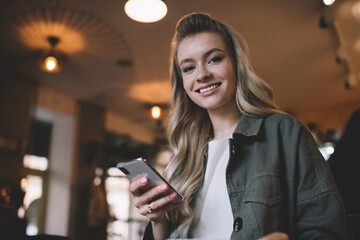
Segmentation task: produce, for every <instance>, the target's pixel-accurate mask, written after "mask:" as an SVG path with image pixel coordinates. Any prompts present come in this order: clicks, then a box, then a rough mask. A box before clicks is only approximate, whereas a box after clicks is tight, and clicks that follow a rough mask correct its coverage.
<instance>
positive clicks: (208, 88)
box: [200, 84, 219, 93]
mask: <svg viewBox="0 0 360 240" xmlns="http://www.w3.org/2000/svg"><path fill="white" fill-rule="evenodd" d="M218 86H219V84H214V85H212V86H210V87H207V88H203V89H200V93H204V92H207V91H210V90H211V89H214V88H217V87H218Z"/></svg>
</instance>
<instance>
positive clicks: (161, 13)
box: [124, 0, 167, 23]
mask: <svg viewBox="0 0 360 240" xmlns="http://www.w3.org/2000/svg"><path fill="white" fill-rule="evenodd" d="M124 9H125V13H126V15H128V16H129V18H131V19H133V20H135V21H138V22H144V23H151V22H156V21H159V20H161V19H163V18H164V17H165V16H166V14H167V6H166V4H165V3H164V2H163V1H161V0H128V1H127V2H126V4H125V6H124Z"/></svg>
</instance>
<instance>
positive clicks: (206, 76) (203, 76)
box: [197, 67, 212, 82]
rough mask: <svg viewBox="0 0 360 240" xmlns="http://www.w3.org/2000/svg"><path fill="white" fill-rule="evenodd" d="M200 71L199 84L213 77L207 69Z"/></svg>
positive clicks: (203, 68)
mask: <svg viewBox="0 0 360 240" xmlns="http://www.w3.org/2000/svg"><path fill="white" fill-rule="evenodd" d="M198 69H199V72H198V76H197V81H198V82H202V81H206V80H208V79H209V78H210V77H211V75H212V74H211V72H210V71H208V70H207V69H206V68H205V67H200V68H198Z"/></svg>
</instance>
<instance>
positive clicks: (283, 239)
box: [258, 232, 289, 240]
mask: <svg viewBox="0 0 360 240" xmlns="http://www.w3.org/2000/svg"><path fill="white" fill-rule="evenodd" d="M258 240H289V236H288V235H287V234H285V233H281V232H275V233H271V234H268V235H266V236H264V237H261V238H259V239H258Z"/></svg>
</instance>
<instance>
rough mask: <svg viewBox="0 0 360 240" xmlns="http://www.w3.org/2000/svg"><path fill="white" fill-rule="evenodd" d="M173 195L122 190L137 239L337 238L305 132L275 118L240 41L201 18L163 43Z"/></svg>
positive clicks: (340, 215)
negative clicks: (141, 222) (135, 217)
mask: <svg viewBox="0 0 360 240" xmlns="http://www.w3.org/2000/svg"><path fill="white" fill-rule="evenodd" d="M170 75H171V84H172V108H171V109H172V110H171V118H170V122H169V129H168V135H169V142H170V146H171V147H172V149H173V157H172V159H171V161H170V163H169V164H168V166H167V168H166V171H165V176H166V178H167V179H168V180H169V181H170V183H171V184H172V185H173V186H174V187H175V188H176V189H177V190H178V191H179V192H180V193H181V194H182V195H183V196H184V201H183V202H182V203H180V204H179V203H172V202H171V200H172V199H174V198H176V194H175V193H171V194H170V195H168V196H166V197H163V198H160V199H158V200H153V199H154V198H155V197H156V196H157V195H158V194H160V193H161V192H163V191H166V190H167V189H168V187H167V186H166V185H162V186H158V187H155V188H153V189H151V190H149V191H148V192H146V193H144V194H140V193H139V192H140V191H139V189H140V188H141V187H142V186H144V185H146V184H147V179H146V178H142V179H139V180H138V181H135V182H133V183H132V184H131V185H130V191H131V192H132V193H133V196H134V202H135V206H136V207H137V208H138V209H139V212H140V213H141V214H143V215H145V216H146V217H148V218H149V220H151V224H149V225H148V227H147V229H146V232H145V235H144V239H156V240H158V239H166V238H203V239H259V238H261V239H289V238H290V239H319V238H320V239H346V225H345V213H344V208H343V203H342V200H341V197H340V194H339V192H338V190H337V189H336V186H335V184H334V181H333V179H332V177H331V174H330V173H329V170H328V167H327V165H326V162H325V161H324V159H323V158H322V156H321V154H320V152H319V151H318V149H317V146H316V143H315V142H314V140H313V138H312V137H311V134H310V133H309V131H308V130H307V128H306V127H304V125H303V124H301V123H300V122H299V121H298V120H296V119H294V118H293V117H291V116H289V115H286V114H284V113H282V112H281V111H279V110H278V109H277V107H276V105H275V103H274V101H273V93H272V90H271V88H270V87H269V86H268V85H267V84H266V83H265V82H264V81H263V80H261V79H260V78H259V77H258V76H257V75H256V74H255V73H254V72H253V70H252V67H251V64H250V62H249V59H248V53H247V47H246V43H245V41H244V40H243V39H242V37H241V36H240V35H239V34H238V33H236V32H235V31H234V30H233V29H232V28H231V27H230V26H228V25H226V24H224V23H222V22H220V21H217V20H215V19H213V18H212V17H210V16H209V15H208V14H203V13H193V14H189V15H186V16H184V17H183V18H182V19H180V21H179V22H178V24H177V27H176V31H175V35H174V38H173V41H172V45H171V66H170Z"/></svg>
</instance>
